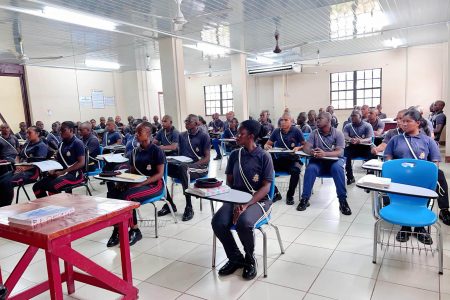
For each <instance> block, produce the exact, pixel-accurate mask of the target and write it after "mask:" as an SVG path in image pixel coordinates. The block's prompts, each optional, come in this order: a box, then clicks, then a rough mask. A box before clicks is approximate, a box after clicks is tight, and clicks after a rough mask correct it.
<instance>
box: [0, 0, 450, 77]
mask: <svg viewBox="0 0 450 300" xmlns="http://www.w3.org/2000/svg"><path fill="white" fill-rule="evenodd" d="M46 6H55V7H59V8H66V9H70V10H73V11H77V12H82V13H88V14H90V15H95V16H100V17H102V18H107V19H109V20H111V21H113V22H115V23H116V24H118V26H117V27H116V30H115V31H114V32H112V31H103V30H99V29H93V28H89V27H84V26H79V25H73V24H68V23H64V22H60V21H55V20H51V19H46V18H43V17H40V16H36V15H35V14H34V13H33V12H36V11H39V10H42V9H43V8H44V7H46ZM181 10H182V12H183V14H184V16H185V18H186V19H187V21H188V23H187V24H186V25H185V26H184V29H183V30H182V31H177V32H176V31H174V30H173V25H172V21H171V19H172V18H173V17H174V16H175V14H176V2H175V1H174V0H158V1H157V0H127V1H126V0H46V1H36V0H31V1H28V0H0V37H1V38H0V62H12V63H14V62H17V59H16V53H17V52H18V51H19V49H18V38H19V36H21V37H22V39H23V45H24V49H25V53H26V55H27V56H29V57H41V56H63V58H61V59H56V60H54V59H53V60H30V61H28V64H38V65H50V66H58V67H76V68H84V67H85V66H84V61H85V59H86V58H88V59H98V60H108V61H115V62H118V63H119V64H120V65H122V67H121V70H133V69H136V68H138V69H142V68H145V67H146V59H145V57H146V55H149V56H150V57H151V58H154V59H157V58H158V57H159V53H158V39H161V38H164V37H167V36H180V37H181V38H183V39H185V44H194V43H195V42H196V41H202V40H203V41H205V39H206V37H207V36H208V38H207V39H206V41H207V42H211V43H218V41H220V43H221V44H222V45H224V46H227V47H230V48H231V49H233V50H232V51H231V53H233V52H242V53H247V54H249V55H250V56H255V55H261V56H264V57H268V58H271V59H274V60H276V62H277V63H289V62H296V61H303V60H310V59H315V58H316V56H317V50H320V57H321V58H325V57H332V56H339V55H346V54H353V53H361V52H367V51H375V50H381V49H386V48H389V46H387V45H386V41H387V40H390V39H391V38H394V40H395V41H399V42H400V45H399V46H412V45H421V44H428V43H438V42H444V41H447V40H448V36H449V33H448V27H447V25H448V21H449V19H450V1H449V0H379V1H378V0H354V1H340V0H284V1H281V0H183V1H182V5H181ZM30 12H32V13H30ZM337 23H339V24H340V25H339V30H336V24H337ZM276 28H278V31H279V33H280V47H281V49H283V51H282V52H281V53H280V54H278V55H275V54H274V53H272V50H273V49H274V45H275V40H274V31H275V29H276ZM208 64H209V62H208V60H204V59H203V57H202V53H201V52H200V51H197V50H193V49H189V48H185V67H186V72H188V73H194V72H201V71H207V70H208ZM229 64H230V63H229V59H228V58H220V59H212V60H211V66H212V69H213V70H222V69H228V68H229ZM249 65H255V63H253V62H250V61H249Z"/></svg>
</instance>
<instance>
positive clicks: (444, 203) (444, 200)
mask: <svg viewBox="0 0 450 300" xmlns="http://www.w3.org/2000/svg"><path fill="white" fill-rule="evenodd" d="M438 183H439V185H440V186H441V188H440V189H439V186H438V187H437V191H436V192H437V193H438V195H439V197H438V198H437V202H438V205H439V208H440V209H448V208H449V205H448V185H447V179H445V174H444V172H442V170H441V169H438Z"/></svg>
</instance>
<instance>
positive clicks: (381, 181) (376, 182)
mask: <svg viewBox="0 0 450 300" xmlns="http://www.w3.org/2000/svg"><path fill="white" fill-rule="evenodd" d="M358 183H359V184H362V185H368V186H373V187H378V188H388V187H389V186H390V185H391V178H386V177H377V176H375V175H372V174H371V175H366V176H364V177H363V178H361V179H360V180H358Z"/></svg>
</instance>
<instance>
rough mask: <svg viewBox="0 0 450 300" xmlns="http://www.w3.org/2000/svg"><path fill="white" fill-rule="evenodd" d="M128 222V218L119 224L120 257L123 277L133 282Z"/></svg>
mask: <svg viewBox="0 0 450 300" xmlns="http://www.w3.org/2000/svg"><path fill="white" fill-rule="evenodd" d="M128 224H129V220H126V221H124V222H122V223H120V224H119V236H120V257H121V261H122V278H123V280H125V281H126V282H129V283H131V284H133V278H132V275H131V258H130V241H129V239H128Z"/></svg>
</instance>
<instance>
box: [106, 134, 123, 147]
mask: <svg viewBox="0 0 450 300" xmlns="http://www.w3.org/2000/svg"><path fill="white" fill-rule="evenodd" d="M121 138H122V136H121V135H120V133H118V132H117V131H114V132H108V131H105V133H104V134H103V140H102V145H103V147H105V146H110V145H114V144H115V143H117V141H118V140H120V139H121Z"/></svg>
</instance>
